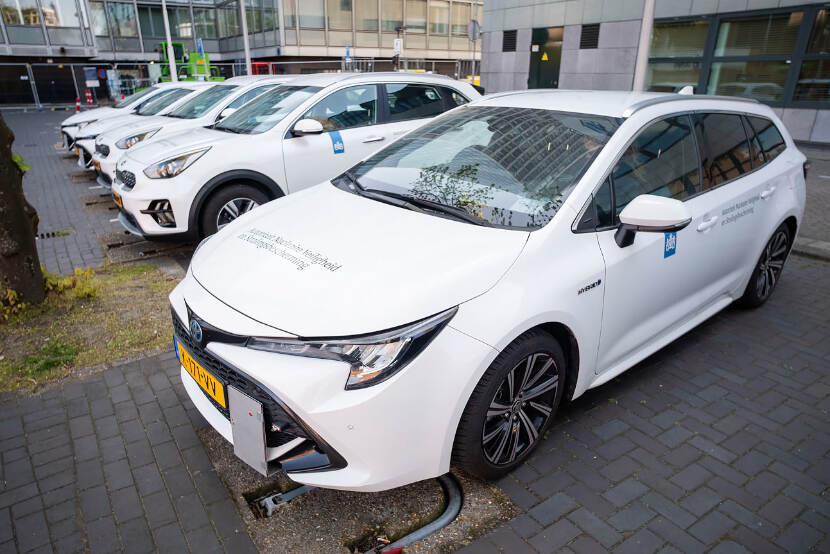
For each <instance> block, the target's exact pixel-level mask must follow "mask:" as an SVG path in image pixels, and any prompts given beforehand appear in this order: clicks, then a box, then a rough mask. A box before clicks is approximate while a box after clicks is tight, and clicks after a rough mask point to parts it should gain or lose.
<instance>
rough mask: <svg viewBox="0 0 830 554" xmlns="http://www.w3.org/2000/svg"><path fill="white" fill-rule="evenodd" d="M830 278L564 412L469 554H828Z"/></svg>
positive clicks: (803, 274) (796, 277)
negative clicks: (506, 511)
mask: <svg viewBox="0 0 830 554" xmlns="http://www.w3.org/2000/svg"><path fill="white" fill-rule="evenodd" d="M828 412H830V264H828V263H826V262H822V261H817V260H809V259H806V258H801V257H797V256H793V257H791V258H790V260H789V261H788V265H787V268H786V270H785V271H784V274H783V277H782V280H781V281H780V282H779V285H778V288H777V289H776V291H775V294H774V295H773V297H772V298H771V300H770V301H769V302H768V303H767V304H766V305H765V306H763V307H761V308H759V309H757V310H749V311H744V310H741V309H738V308H728V309H727V310H725V311H723V312H721V313H720V314H719V315H717V316H715V317H714V318H712V319H710V320H709V321H707V322H706V323H704V324H703V325H700V326H699V327H698V328H696V329H695V330H693V331H692V332H691V333H689V334H687V335H686V336H684V337H682V338H680V339H678V340H677V341H675V342H674V343H672V344H671V345H669V346H668V347H666V348H664V349H663V350H661V351H659V352H657V353H656V354H654V355H653V356H651V357H649V358H648V359H647V360H645V361H644V362H642V363H640V364H638V365H637V366H635V367H634V368H632V369H631V370H629V371H628V372H626V373H624V374H623V375H622V376H620V377H619V378H617V379H614V380H613V381H611V382H610V383H608V384H606V385H604V386H602V387H599V388H597V389H594V390H592V391H589V392H588V393H587V394H586V395H585V396H584V397H582V398H579V399H577V400H576V401H574V402H573V403H571V404H570V405H567V406H565V407H564V409H563V410H561V411H560V413H559V416H558V418H557V421H556V424H555V426H554V427H553V428H552V429H551V430H550V432H549V433H548V436H547V438H546V439H545V441H544V442H543V443H542V444H541V445H540V448H539V449H538V450H537V452H535V453H534V454H533V455H532V456H531V458H530V459H529V460H528V462H527V463H526V464H524V465H523V466H521V467H520V468H519V469H518V470H517V471H515V472H514V473H513V474H511V475H510V476H508V477H506V478H505V479H503V480H501V481H500V482H499V483H498V484H499V486H500V487H501V488H502V490H504V491H505V492H506V493H507V495H508V496H509V497H510V498H511V500H512V501H513V502H514V503H515V504H516V505H517V506H519V508H521V509H522V512H523V513H522V514H521V515H519V516H518V517H516V518H514V519H513V520H511V521H510V522H508V523H506V524H504V525H502V526H501V527H499V528H498V529H496V530H495V531H494V532H492V533H491V534H489V535H488V536H486V537H484V538H482V539H479V540H477V541H475V542H474V543H472V544H471V545H470V546H468V547H467V548H465V549H463V550H462V551H463V552H499V551H501V552H505V553H511V554H512V553H519V552H591V553H596V552H604V551H611V550H613V551H614V552H636V553H638V554H643V553H649V552H658V551H661V552H687V553H689V552H706V551H711V552H718V553H725V552H830V489H828V486H830V425H828V423H830V416H829V415H828Z"/></svg>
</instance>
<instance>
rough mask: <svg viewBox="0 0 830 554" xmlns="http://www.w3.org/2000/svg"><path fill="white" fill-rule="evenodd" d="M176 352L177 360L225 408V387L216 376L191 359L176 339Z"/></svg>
mask: <svg viewBox="0 0 830 554" xmlns="http://www.w3.org/2000/svg"><path fill="white" fill-rule="evenodd" d="M176 351H177V352H176V353H177V354H178V356H179V361H180V362H181V364H182V367H184V368H185V369H186V370H187V372H188V373H189V374H190V376H191V377H193V379H194V380H195V381H196V382H197V383H198V384H199V386H200V387H202V388H203V389H204V391H205V392H206V393H208V394H209V395H210V397H211V398H213V399H214V400H216V402H218V403H219V405H220V406H222V407H223V408H226V407H227V406H226V404H225V387H223V386H222V383H220V382H219V381H217V380H216V378H215V377H214V376H213V375H211V374H210V373H208V372H207V371H206V370H205V368H203V367H202V366H200V365H199V362H197V361H196V360H194V359H193V356H191V355H190V354H189V353H188V352H187V350H185V349H184V347H182V345H181V343H180V342H179V341H178V340H176Z"/></svg>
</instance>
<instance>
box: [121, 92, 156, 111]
mask: <svg viewBox="0 0 830 554" xmlns="http://www.w3.org/2000/svg"><path fill="white" fill-rule="evenodd" d="M157 90H158V87H147V88H145V89H144V90H140V91H138V92H136V93H134V94H131V95H129V96H128V97H126V98H125V99H124V100H122V101H121V102H119V103H118V104H116V105H115V106H113V108H126V107H127V106H129V105H130V104H132V103H133V102H135V101H136V100H138V99H140V98H144V97H145V96H147V95H148V94H150V93H152V92H156V91H157Z"/></svg>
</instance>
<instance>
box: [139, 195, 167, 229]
mask: <svg viewBox="0 0 830 554" xmlns="http://www.w3.org/2000/svg"><path fill="white" fill-rule="evenodd" d="M141 213H143V214H147V215H149V216H150V217H152V218H153V219H154V220H155V222H156V223H158V224H159V226H160V227H175V226H176V218H175V217H173V209H172V208H171V207H170V201H169V200H153V201H152V202H150V206H149V207H148V208H147V209H146V210H141Z"/></svg>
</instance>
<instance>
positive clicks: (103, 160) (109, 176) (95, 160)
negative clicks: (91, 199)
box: [92, 147, 124, 188]
mask: <svg viewBox="0 0 830 554" xmlns="http://www.w3.org/2000/svg"><path fill="white" fill-rule="evenodd" d="M123 153H124V151H123V150H119V149H117V148H115V147H112V148H110V153H109V155H108V156H104V155H103V154H101V152H98V150H97V149H95V150H93V153H92V165H93V166H94V167H95V171H96V172H97V173H98V175H99V176H100V177H101V178H103V180H104V183H101V182H100V181H99V183H98V184H102V185H103V184H106V187H107V188H109V187H110V186H111V185H112V181H113V180H114V179H115V164H116V163H118V158H119V156H121V154H123Z"/></svg>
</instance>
